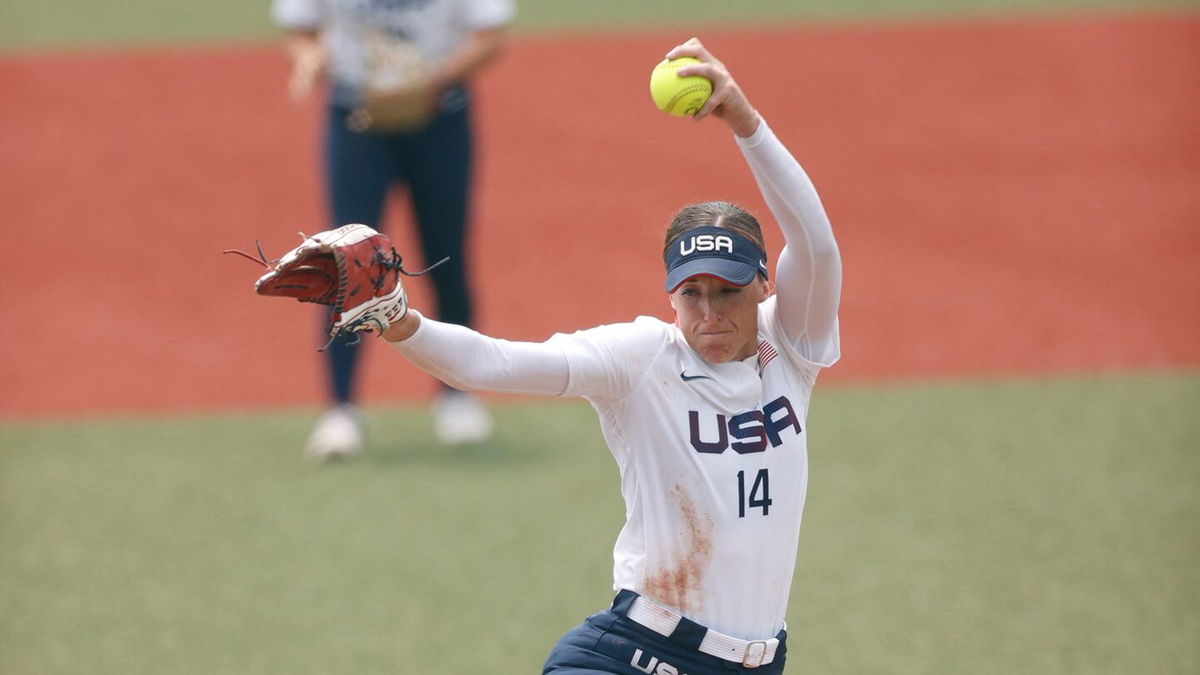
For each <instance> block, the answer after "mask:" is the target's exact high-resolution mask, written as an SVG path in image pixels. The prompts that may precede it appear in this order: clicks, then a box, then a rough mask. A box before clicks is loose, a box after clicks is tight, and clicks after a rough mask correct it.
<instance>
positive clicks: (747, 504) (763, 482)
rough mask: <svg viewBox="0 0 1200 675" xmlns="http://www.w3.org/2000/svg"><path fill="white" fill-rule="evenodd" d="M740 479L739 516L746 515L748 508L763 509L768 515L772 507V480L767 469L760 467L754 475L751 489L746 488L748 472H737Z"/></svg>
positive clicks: (743, 516) (738, 479)
mask: <svg viewBox="0 0 1200 675" xmlns="http://www.w3.org/2000/svg"><path fill="white" fill-rule="evenodd" d="M737 481H738V518H745V517H746V509H747V508H750V509H762V514H763V515H764V516H765V515H768V513H769V511H770V508H771V482H770V478H769V476H768V474H767V470H766V469H759V470H758V473H757V474H756V475H755V476H754V482H753V483H752V484H751V485H750V490H749V492H747V490H746V472H745V471H739V472H738V473H737Z"/></svg>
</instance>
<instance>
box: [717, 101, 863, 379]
mask: <svg viewBox="0 0 1200 675" xmlns="http://www.w3.org/2000/svg"><path fill="white" fill-rule="evenodd" d="M735 138H736V140H737V143H738V146H739V147H740V148H741V150H742V154H743V155H744V156H745V158H746V161H747V163H748V164H749V165H750V171H751V172H752V173H753V174H754V179H755V181H756V182H757V183H758V187H759V190H760V191H761V192H762V195H763V198H764V199H765V200H766V202H767V206H768V207H770V209H771V213H772V214H773V215H774V216H775V219H776V221H777V222H778V223H779V228H780V230H781V231H782V232H783V237H784V240H785V242H786V244H785V246H784V248H783V251H782V252H781V253H780V255H779V262H778V263H777V264H776V267H775V284H776V288H777V290H776V294H777V296H778V298H777V300H776V303H777V304H776V307H777V311H778V315H779V321H780V325H781V326H782V327H783V330H784V332H785V333H786V335H787V337H788V339H789V340H791V342H792V344H793V345H794V346H795V348H796V349H797V351H799V352H800V353H801V354H802V355H804V356H805V358H807V359H809V360H811V361H813V362H814V363H818V364H821V365H830V364H832V363H833V362H834V361H836V360H837V359H838V357H839V356H840V353H839V350H840V348H839V343H838V324H837V311H838V304H839V303H840V302H841V296H842V260H841V255H840V253H839V252H838V247H837V241H836V240H835V239H834V236H833V227H832V226H831V225H830V223H829V217H828V216H827V215H826V213H825V208H824V207H823V206H822V205H821V199H820V197H818V196H817V190H816V188H815V187H814V186H813V184H812V181H811V180H810V179H809V177H808V174H806V173H805V172H804V169H803V168H801V166H800V164H799V162H797V161H796V159H795V158H794V157H793V156H792V154H791V153H790V152H789V151H788V149H787V148H786V147H784V145H783V144H782V143H781V142H780V141H779V139H778V138H776V137H775V134H774V132H772V131H771V129H770V127H769V126H767V123H766V120H763V121H761V122H760V123H759V126H758V130H757V131H755V132H754V135H752V136H750V137H749V138H739V137H735Z"/></svg>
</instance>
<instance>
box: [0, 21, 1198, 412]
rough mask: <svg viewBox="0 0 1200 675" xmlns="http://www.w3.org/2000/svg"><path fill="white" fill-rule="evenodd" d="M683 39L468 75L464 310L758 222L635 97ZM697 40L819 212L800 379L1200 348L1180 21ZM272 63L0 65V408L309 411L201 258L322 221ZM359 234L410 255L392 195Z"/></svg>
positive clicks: (146, 58)
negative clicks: (827, 288)
mask: <svg viewBox="0 0 1200 675" xmlns="http://www.w3.org/2000/svg"><path fill="white" fill-rule="evenodd" d="M686 37H688V35H687V34H685V33H683V32H657V33H639V34H636V35H602V36H589V37H583V36H575V37H571V38H557V39H534V38H524V37H522V38H520V39H518V40H516V41H515V42H514V44H513V45H512V47H511V48H510V50H509V51H508V52H507V53H506V55H505V56H504V57H503V59H502V60H501V61H500V62H499V63H498V64H497V65H496V66H495V67H494V68H493V69H491V70H490V71H489V72H488V73H486V74H485V75H484V76H483V77H482V78H481V80H480V81H479V83H478V87H477V94H478V99H479V107H478V110H477V112H478V113H480V117H479V122H480V142H481V166H480V173H479V184H478V185H479V199H478V203H477V205H476V209H475V218H474V228H475V238H474V241H473V250H474V259H473V268H472V273H473V275H474V279H475V280H476V282H477V287H478V291H479V304H480V318H481V320H480V326H479V327H480V328H481V329H482V330H484V331H486V332H489V333H491V334H493V335H496V336H498V337H506V338H510V339H534V340H538V339H543V338H545V337H547V336H549V335H550V334H551V333H553V332H555V331H566V330H574V329H577V328H584V327H588V326H592V325H596V324H599V323H604V322H613V321H621V320H627V319H631V318H632V317H634V316H636V315H637V314H655V315H658V316H661V317H664V318H666V317H667V312H668V311H669V309H668V306H667V304H666V301H665V298H664V297H663V294H662V292H661V290H660V289H661V286H660V283H661V281H660V278H661V262H660V258H659V254H658V251H659V249H660V247H661V241H660V237H661V233H662V230H663V227H664V226H665V222H666V220H667V219H668V218H669V216H670V215H671V214H672V213H673V212H674V211H675V210H676V209H677V208H678V207H679V206H681V205H683V204H685V203H688V202H693V201H699V200H703V199H718V198H719V199H729V200H732V201H736V202H739V203H741V204H743V205H745V206H747V207H748V208H750V209H751V210H752V211H755V212H756V213H759V214H760V215H762V216H764V219H765V220H769V218H768V217H767V216H768V215H769V214H768V212H767V210H766V208H765V206H764V205H763V203H762V201H761V199H760V198H759V196H758V193H757V190H756V188H755V186H754V184H753V181H752V179H751V177H750V175H749V172H748V171H747V170H746V169H745V167H744V166H743V164H742V163H741V159H740V156H739V154H738V152H737V150H736V147H735V145H734V143H733V142H732V140H731V139H730V138H729V137H728V134H727V132H726V131H725V129H724V127H723V126H722V125H720V123H719V122H716V121H705V122H701V123H693V122H691V121H689V120H680V119H676V118H670V117H667V116H666V115H662V114H661V113H658V112H656V111H655V110H654V109H653V106H652V104H651V103H650V98H649V93H648V89H647V78H648V76H649V72H650V68H651V67H652V66H653V65H654V64H655V63H656V62H657V61H658V60H659V59H660V58H661V56H662V54H663V52H665V51H666V49H667V48H668V47H670V46H671V45H673V44H675V43H676V42H679V41H681V40H682V39H684V38H686ZM701 37H702V38H703V39H705V41H706V42H707V43H708V44H709V45H710V46H711V47H712V48H713V49H714V51H715V52H716V53H717V54H718V55H719V56H720V57H722V58H723V59H724V60H725V61H726V62H727V63H728V64H729V65H730V67H731V69H732V70H733V72H734V74H735V75H736V76H737V77H738V79H739V81H740V82H741V83H742V85H743V87H744V88H745V89H746V91H747V92H748V93H749V94H750V96H751V99H752V100H753V101H754V103H755V104H756V105H757V106H758V107H759V109H760V110H761V111H762V112H763V114H764V116H765V117H766V118H767V120H768V121H769V123H770V124H771V125H772V127H773V128H774V129H775V130H776V132H777V133H778V134H779V136H780V137H781V138H782V139H783V140H784V141H785V142H786V143H787V144H788V145H789V147H790V148H791V149H792V150H793V152H794V153H795V154H796V156H797V157H798V158H799V159H800V161H801V163H803V164H804V165H805V167H806V168H807V169H808V171H809V173H810V174H811V175H812V177H813V179H814V181H815V182H816V183H817V187H818V189H819V190H820V191H821V193H822V197H823V199H824V201H825V204H826V206H827V208H828V210H829V212H830V215H831V217H832V219H833V222H834V226H835V228H836V230H837V233H838V237H839V241H840V243H841V247H842V254H843V258H844V263H845V288H844V295H843V298H844V299H843V309H842V312H841V322H842V347H843V353H844V358H843V360H842V362H841V363H840V364H838V365H837V366H836V367H835V368H833V369H832V370H831V371H830V372H829V373H828V375H827V376H826V378H827V379H826V380H825V381H843V382H845V381H854V380H866V379H877V378H894V377H924V376H947V375H949V376H960V375H970V376H973V375H986V374H1001V373H1012V372H1016V373H1039V372H1062V371H1098V370H1111V369H1130V368H1132V369H1143V368H1175V367H1196V366H1197V365H1200V131H1198V130H1200V89H1197V87H1196V83H1197V82H1200V16H1196V15H1186V14H1185V15H1176V16H1160V17H1140V18H1137V17H1108V18H1093V19H1076V20H1066V19H1037V20H1034V19H1028V20H1011V21H1005V22H988V23H984V22H979V23H937V24H904V25H887V26H883V25H879V26H863V25H855V26H821V27H811V26H799V25H798V26H793V27H788V28H782V29H779V30H774V31H769V32H761V31H760V32H749V31H744V30H742V31H732V30H730V31H711V32H706V33H704V34H702V35H701ZM285 70H286V66H285V63H284V60H283V57H282V55H281V53H280V52H279V51H278V50H277V49H275V48H274V47H271V46H263V47H256V48H221V49H212V50H204V51H200V50H179V51H165V50H164V51H144V52H130V51H124V52H120V53H115V54H89V55H81V54H72V55H68V56H61V57H60V56H38V57H13V56H10V57H8V58H5V59H3V60H0V93H2V94H3V101H4V102H3V103H2V104H0V134H2V138H3V152H2V153H0V174H2V175H3V177H4V180H3V181H0V203H2V204H3V205H4V212H5V214H4V215H5V218H4V232H5V235H6V239H7V240H8V241H9V243H10V245H11V250H13V251H14V253H15V255H14V256H13V257H12V258H10V262H9V263H8V264H6V265H4V271H3V272H2V273H0V274H3V276H4V278H3V280H2V281H3V283H2V285H0V288H3V290H2V291H0V294H2V295H0V297H2V298H3V302H2V306H3V308H4V311H5V314H6V315H7V317H8V320H7V321H5V322H4V326H3V328H0V345H2V346H3V352H4V357H3V361H2V363H0V377H2V378H3V380H4V387H3V393H0V418H9V419H21V418H28V417H55V416H67V415H76V414H81V413H87V414H101V413H110V412H127V411H139V412H167V411H175V412H178V411H188V410H203V409H234V408H262V407H274V406H295V405H315V404H318V403H320V401H321V394H322V380H321V377H320V371H319V370H318V360H317V357H318V355H317V354H316V352H315V349H316V347H317V346H318V335H317V319H316V316H315V310H314V309H313V308H311V307H307V306H301V305H298V304H296V303H294V302H292V301H288V300H282V299H273V298H272V299H264V298H259V297H256V296H255V295H254V294H253V292H252V282H253V280H254V279H255V278H256V277H257V276H258V273H259V272H258V268H257V267H255V266H253V265H251V264H249V263H247V262H246V261H244V260H241V259H239V258H236V257H234V256H222V255H221V254H220V252H221V250H222V249H225V248H230V247H236V248H244V249H251V250H252V249H253V246H254V240H255V239H262V242H263V246H264V248H265V249H266V250H267V252H268V253H274V254H280V253H282V252H284V251H285V250H286V249H288V248H290V247H291V246H293V245H294V244H295V243H297V242H298V238H297V236H296V232H297V231H300V230H303V231H305V232H309V233H311V232H315V231H319V230H322V229H325V227H326V225H325V224H324V222H323V219H322V213H323V206H322V195H321V190H320V187H319V183H318V179H317V172H316V167H317V150H318V145H317V140H316V136H315V129H316V126H317V119H318V112H317V105H316V104H315V103H310V104H307V105H301V106H295V105H291V104H289V103H288V102H287V101H286V100H285V95H284V84H283V83H284V78H285ZM388 228H389V231H390V233H391V234H392V235H393V236H394V238H395V239H396V240H397V241H398V243H399V246H400V248H401V250H402V251H415V249H416V247H415V240H414V239H413V237H412V236H411V234H410V232H409V224H408V215H407V212H406V210H405V209H404V208H403V202H402V198H398V199H397V201H396V203H395V204H394V206H393V208H392V210H391V217H390V220H389V225H388ZM768 242H769V244H770V245H771V247H772V249H771V250H772V252H773V253H774V252H777V251H778V248H779V245H780V243H781V242H780V240H779V238H778V237H777V236H772V237H770V238H769V240H768ZM406 257H407V256H406ZM411 257H412V258H413V259H414V263H416V262H419V261H417V260H416V256H415V255H413V256H411ZM410 288H411V289H412V295H413V296H414V304H415V305H416V306H417V307H425V306H428V304H429V303H428V293H427V289H426V288H425V286H424V285H423V283H422V282H421V281H419V280H418V281H416V282H413V283H412V284H410ZM366 365H367V366H368V367H369V373H368V374H367V376H366V377H365V378H364V381H363V382H362V385H363V388H362V393H363V398H364V400H366V401H384V400H411V399H417V398H423V397H425V396H427V395H428V394H429V392H431V391H433V386H432V383H431V381H430V380H429V378H427V377H426V376H424V375H423V374H421V373H419V372H418V371H416V370H415V369H413V368H412V367H411V366H408V365H407V364H406V363H405V362H404V361H403V359H401V358H400V357H399V356H397V355H393V354H390V353H389V350H388V349H387V348H386V347H385V346H383V345H382V344H380V345H373V346H372V347H371V353H370V354H368V356H367V359H366Z"/></svg>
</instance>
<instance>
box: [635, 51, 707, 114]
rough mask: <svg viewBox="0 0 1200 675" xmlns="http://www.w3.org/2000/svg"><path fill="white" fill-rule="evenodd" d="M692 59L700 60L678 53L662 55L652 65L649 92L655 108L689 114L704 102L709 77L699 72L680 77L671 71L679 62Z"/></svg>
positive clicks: (687, 61) (669, 112)
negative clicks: (700, 74)
mask: <svg viewBox="0 0 1200 675" xmlns="http://www.w3.org/2000/svg"><path fill="white" fill-rule="evenodd" d="M693 63H700V60H699V59H695V58H692V57H690V56H681V57H679V58H677V59H663V60H662V62H661V63H659V64H658V65H657V66H654V70H653V71H651V73H650V96H651V97H652V98H653V99H654V105H656V106H658V109H659V110H661V111H663V112H665V113H667V114H669V115H678V116H680V117H691V116H692V115H695V114H696V113H697V112H699V111H700V108H702V107H704V102H705V101H707V100H708V97H709V96H710V95H711V94H712V81H710V80H709V79H708V78H707V77H700V76H699V75H689V76H687V77H680V76H679V75H678V74H676V72H675V71H676V70H678V69H679V68H680V67H681V66H687V65H691V64H693Z"/></svg>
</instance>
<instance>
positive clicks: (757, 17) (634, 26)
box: [0, 0, 1200, 50]
mask: <svg viewBox="0 0 1200 675" xmlns="http://www.w3.org/2000/svg"><path fill="white" fill-rule="evenodd" d="M517 4H518V6H519V11H520V13H519V16H518V19H517V22H516V25H515V29H516V30H517V31H518V32H522V33H546V32H550V33H556V34H561V33H563V32H570V31H577V30H584V31H592V30H639V29H646V28H653V27H661V26H682V27H688V28H698V27H704V26H713V25H720V26H728V25H737V24H741V25H755V24H772V25H775V24H778V22H780V21H789V20H792V21H829V20H834V21H840V20H847V19H863V18H869V19H872V20H876V19H909V18H913V17H935V16H975V17H980V16H1005V15H1011V14H1013V13H1026V14H1028V13H1031V12H1047V11H1050V12H1055V11H1096V10H1100V11H1109V10H1114V9H1115V10H1129V9H1137V10H1147V9H1154V10H1158V9H1167V10H1170V9H1178V8H1196V7H1200V1H1198V0H1003V1H1002V0H811V1H801V0H755V2H729V1H728V0H686V1H684V0H659V1H656V2H644V1H642V0H606V1H605V2H595V1H594V0H518V3H517ZM269 7H270V3H269V2H267V1H266V0H263V1H262V2H242V1H239V0H209V1H208V2H176V1H170V2H156V3H145V2H130V1H129V0H94V1H92V2H77V1H75V0H41V1H40V2H34V3H30V2H17V0H0V16H3V17H4V21H0V50H3V49H10V50H11V49H19V50H27V49H44V48H61V47H64V46H67V47H80V46H83V47H93V46H104V45H110V46H111V45H132V44H149V45H163V44H172V45H177V44H180V43H214V42H245V41H258V40H264V39H270V38H271V37H272V36H276V35H278V30H277V29H276V28H275V27H274V26H273V24H272V23H271V20H270V11H269Z"/></svg>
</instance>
